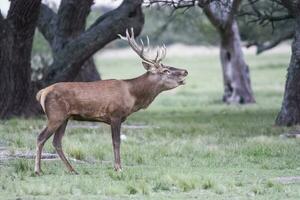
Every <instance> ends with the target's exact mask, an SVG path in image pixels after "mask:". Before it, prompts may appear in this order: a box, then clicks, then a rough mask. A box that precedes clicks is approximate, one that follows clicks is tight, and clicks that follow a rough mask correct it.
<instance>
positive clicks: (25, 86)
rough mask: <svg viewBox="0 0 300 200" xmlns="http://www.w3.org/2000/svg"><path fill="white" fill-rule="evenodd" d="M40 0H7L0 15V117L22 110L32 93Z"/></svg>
mask: <svg viewBox="0 0 300 200" xmlns="http://www.w3.org/2000/svg"><path fill="white" fill-rule="evenodd" d="M40 4H41V1H40V0H15V1H11V5H10V9H9V11H8V15H7V19H4V18H3V17H2V15H1V14H0V15H1V16H0V30H1V33H0V55H1V57H0V97H1V98H0V118H8V117H11V116H15V115H20V114H21V113H22V114H24V113H23V112H22V111H23V109H24V108H25V107H26V106H27V102H28V99H29V98H30V95H31V94H32V93H31V92H32V88H33V87H32V84H31V67H30V58H31V49H32V42H33V35H34V30H35V27H36V23H37V19H38V14H39V7H40Z"/></svg>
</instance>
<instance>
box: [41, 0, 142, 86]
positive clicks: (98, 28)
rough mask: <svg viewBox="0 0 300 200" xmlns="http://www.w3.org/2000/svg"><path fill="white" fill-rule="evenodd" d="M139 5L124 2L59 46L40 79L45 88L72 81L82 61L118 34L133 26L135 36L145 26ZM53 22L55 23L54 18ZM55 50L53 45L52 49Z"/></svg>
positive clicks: (138, 2)
mask: <svg viewBox="0 0 300 200" xmlns="http://www.w3.org/2000/svg"><path fill="white" fill-rule="evenodd" d="M66 1H70V0H66ZM80 2H82V1H80ZM141 4H142V0H124V1H123V3H122V4H121V5H120V6H119V7H118V8H116V9H115V10H112V11H110V12H108V13H106V14H104V15H102V16H100V17H99V18H98V19H97V20H96V21H95V23H94V24H93V25H91V26H90V27H89V28H88V29H87V30H85V31H84V32H83V33H81V34H80V35H77V36H76V37H74V38H72V39H71V40H68V41H66V42H65V43H64V44H63V46H62V47H61V48H60V47H59V45H58V47H59V49H60V50H59V53H57V54H55V58H54V62H53V64H52V65H51V66H50V67H49V69H48V70H47V71H46V74H45V78H44V79H43V82H44V85H49V84H51V83H54V82H59V81H65V80H69V81H71V80H74V77H76V76H77V74H78V72H79V71H80V70H81V66H82V65H83V63H84V61H86V60H87V59H88V58H90V57H91V56H92V55H93V54H94V53H95V52H97V51H98V50H99V49H101V48H103V47H104V46H105V45H106V44H107V43H109V42H110V41H112V40H114V39H116V38H117V34H120V33H121V34H124V33H125V30H126V28H131V27H133V28H134V30H135V32H136V35H138V34H139V33H140V32H141V30H142V27H143V24H144V15H143V13H142V9H141ZM58 14H59V13H58ZM53 19H54V20H55V17H54V18H53ZM49 21H50V22H51V21H52V20H48V22H49ZM52 25H53V24H52V23H46V22H43V26H42V27H46V26H50V27H51V26H52ZM39 27H40V26H39ZM40 30H43V29H40ZM42 32H43V31H42ZM51 32H54V33H55V31H50V33H49V34H45V35H50V36H49V37H51ZM56 48H57V47H56V45H55V47H54V48H53V49H56Z"/></svg>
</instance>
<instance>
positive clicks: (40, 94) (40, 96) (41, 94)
mask: <svg viewBox="0 0 300 200" xmlns="http://www.w3.org/2000/svg"><path fill="white" fill-rule="evenodd" d="M44 91H45V90H44V89H42V90H40V91H38V93H37V94H36V100H37V101H38V102H39V103H40V104H41V106H42V108H43V111H44V112H45V99H46V94H45V92H44Z"/></svg>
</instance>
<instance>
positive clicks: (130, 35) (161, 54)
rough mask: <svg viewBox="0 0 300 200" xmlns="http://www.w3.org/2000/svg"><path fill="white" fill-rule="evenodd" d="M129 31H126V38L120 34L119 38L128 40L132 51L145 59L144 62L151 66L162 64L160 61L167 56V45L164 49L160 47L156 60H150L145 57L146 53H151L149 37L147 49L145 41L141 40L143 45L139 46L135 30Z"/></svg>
mask: <svg viewBox="0 0 300 200" xmlns="http://www.w3.org/2000/svg"><path fill="white" fill-rule="evenodd" d="M130 32H131V33H129V30H128V29H126V37H124V36H122V35H120V34H118V36H119V37H120V38H121V39H122V40H127V41H128V44H129V45H130V46H131V48H132V50H133V51H135V52H136V53H137V54H138V55H139V56H140V58H142V59H143V61H145V62H147V63H149V64H155V63H160V61H161V60H162V59H163V58H164V57H165V56H166V47H165V45H163V47H159V48H158V49H157V51H156V57H155V59H150V58H147V57H146V55H144V53H145V51H146V52H149V51H150V40H149V37H148V36H147V46H146V48H145V45H144V41H143V40H142V39H140V42H141V45H138V44H137V42H136V40H135V38H134V31H133V28H131V29H130Z"/></svg>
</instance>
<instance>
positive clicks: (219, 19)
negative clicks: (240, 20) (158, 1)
mask: <svg viewBox="0 0 300 200" xmlns="http://www.w3.org/2000/svg"><path fill="white" fill-rule="evenodd" d="M239 5H240V0H234V1H232V2H230V3H227V2H226V0H225V1H221V3H220V2H217V1H214V2H212V3H210V4H209V5H207V6H205V7H203V11H204V12H205V14H206V16H207V17H208V19H209V20H210V21H211V23H212V24H213V25H214V26H215V28H216V29H217V31H218V32H219V34H220V38H221V45H220V59H221V64H222V69H223V81H224V96H223V101H224V102H226V103H241V104H244V103H254V102H255V99H254V96H253V92H252V88H251V81H250V71H249V67H248V65H247V64H246V62H245V59H244V55H243V51H242V45H241V38H240V33H239V28H238V24H237V21H236V17H235V15H236V13H237V11H238V8H239Z"/></svg>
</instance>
